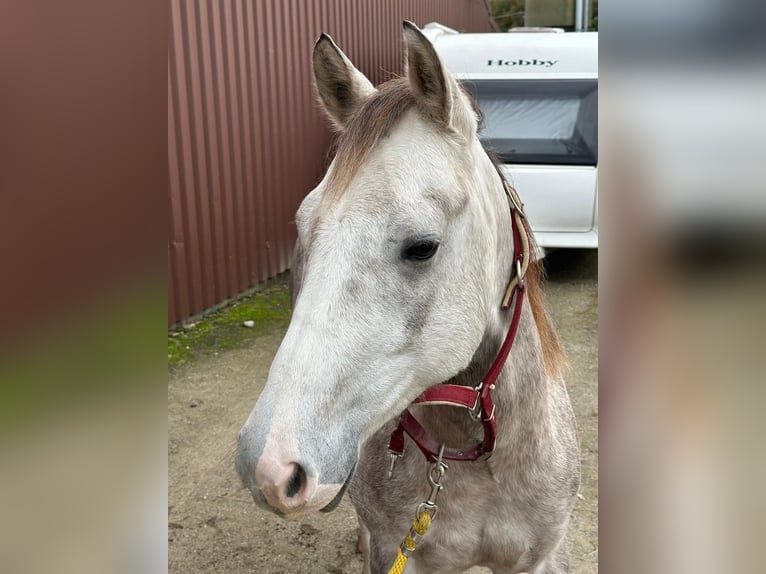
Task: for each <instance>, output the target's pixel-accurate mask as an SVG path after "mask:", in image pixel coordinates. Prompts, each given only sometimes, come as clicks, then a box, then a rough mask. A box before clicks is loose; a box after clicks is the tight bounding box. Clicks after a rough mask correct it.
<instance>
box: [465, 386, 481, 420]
mask: <svg viewBox="0 0 766 574" xmlns="http://www.w3.org/2000/svg"><path fill="white" fill-rule="evenodd" d="M482 388H484V381H481V382H480V383H479V384H478V385H476V386H475V387H474V388H473V390H474V391H476V400H475V401H474V403H473V406H472V407H471V408H470V409H468V416H470V417H471V420H473V421H476V422H478V421H480V420H481V404H480V403H479V399H480V398H481V389H482Z"/></svg>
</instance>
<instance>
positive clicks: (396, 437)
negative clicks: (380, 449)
mask: <svg viewBox="0 0 766 574" xmlns="http://www.w3.org/2000/svg"><path fill="white" fill-rule="evenodd" d="M503 185H504V187H505V191H506V194H507V195H508V198H509V200H510V203H511V226H512V232H513V252H514V265H513V276H512V277H511V281H510V283H509V285H508V289H507V291H506V294H505V297H504V298H503V302H502V308H503V310H507V309H508V308H509V307H510V306H511V299H512V298H513V297H514V295H515V300H514V305H513V316H512V318H511V324H510V326H509V327H508V333H507V334H506V336H505V340H504V341H503V344H502V346H501V347H500V350H499V351H498V353H497V356H496V357H495V360H494V362H493V363H492V366H491V367H490V368H489V370H488V371H487V374H486V375H485V376H484V378H483V379H482V380H481V382H480V383H479V384H478V385H477V386H476V387H464V386H460V385H451V384H439V385H435V386H433V387H430V388H429V389H426V390H425V391H424V392H423V393H422V394H421V395H420V396H418V397H417V398H416V399H415V400H414V401H413V403H412V404H417V405H449V406H454V407H465V408H467V409H468V412H469V414H470V415H471V418H473V419H474V420H477V421H478V420H480V421H481V425H482V427H483V428H484V440H483V441H482V442H480V443H477V444H474V445H472V446H470V447H466V448H450V447H445V448H444V453H443V456H442V458H445V459H448V460H484V459H486V458H489V456H490V455H491V454H492V451H494V449H495V436H496V434H497V422H496V420H495V404H494V402H493V401H492V390H493V389H494V388H495V381H496V380H497V377H498V376H499V375H500V371H501V370H502V369H503V365H505V361H506V359H507V358H508V353H510V351H511V346H513V341H514V339H515V338H516V332H517V331H518V328H519V319H520V318H521V308H522V304H523V302H524V292H525V288H524V273H525V272H526V268H527V265H528V263H529V240H528V236H527V235H526V228H525V227H524V224H523V223H522V221H521V218H522V217H523V212H522V210H521V202H520V201H519V200H518V198H517V197H516V196H515V191H514V190H512V189H511V188H509V186H507V185H505V182H503ZM522 234H524V235H522ZM405 433H407V435H408V436H409V437H410V438H411V439H412V440H413V441H414V442H415V444H416V445H418V448H420V450H421V452H422V453H423V455H424V456H425V457H426V459H427V460H428V461H429V462H435V461H436V460H437V457H438V454H439V448H440V447H441V444H440V443H439V442H437V441H436V440H434V439H433V438H432V437H431V436H430V435H429V434H428V432H427V431H426V429H424V428H423V426H422V425H421V424H420V423H419V422H418V421H417V419H416V418H415V417H414V416H412V413H410V411H409V410H408V409H405V411H404V412H403V413H402V415H401V418H400V419H399V426H397V427H396V430H394V432H393V433H391V439H390V440H389V442H388V452H389V454H390V455H391V467H390V470H389V475H391V473H392V472H393V468H394V464H395V462H396V459H397V457H400V456H402V455H403V454H404V434H405Z"/></svg>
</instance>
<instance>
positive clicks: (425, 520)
mask: <svg viewBox="0 0 766 574" xmlns="http://www.w3.org/2000/svg"><path fill="white" fill-rule="evenodd" d="M430 527H431V515H430V514H428V512H426V511H423V512H421V513H420V515H419V516H418V517H417V518H416V519H415V520H413V521H412V527H410V531H409V532H408V533H407V536H405V537H404V540H403V541H402V544H401V546H399V548H397V549H396V560H395V561H394V564H393V566H391V569H390V570H389V571H388V574H402V572H404V568H405V566H407V560H409V558H410V553H411V552H412V551H413V550H415V547H416V546H417V545H418V542H419V541H420V539H421V538H422V537H423V536H424V535H425V533H426V532H428V529H429V528H430Z"/></svg>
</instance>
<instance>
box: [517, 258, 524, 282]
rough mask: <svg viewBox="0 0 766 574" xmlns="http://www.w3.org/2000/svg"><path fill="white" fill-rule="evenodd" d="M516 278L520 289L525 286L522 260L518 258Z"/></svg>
mask: <svg viewBox="0 0 766 574" xmlns="http://www.w3.org/2000/svg"><path fill="white" fill-rule="evenodd" d="M516 279H517V280H518V285H519V289H523V288H524V277H523V276H522V274H521V260H520V259H516Z"/></svg>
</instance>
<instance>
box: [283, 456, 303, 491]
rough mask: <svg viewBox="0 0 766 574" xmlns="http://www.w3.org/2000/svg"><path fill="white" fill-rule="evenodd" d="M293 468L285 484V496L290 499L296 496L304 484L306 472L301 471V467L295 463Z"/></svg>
mask: <svg viewBox="0 0 766 574" xmlns="http://www.w3.org/2000/svg"><path fill="white" fill-rule="evenodd" d="M293 466H294V467H295V468H294V470H293V473H292V474H291V475H290V480H289V481H288V482H287V491H286V494H287V496H288V498H292V497H293V496H295V495H296V494H298V493H299V492H300V491H301V489H302V488H303V485H304V484H305V483H306V471H304V470H303V467H302V466H301V465H299V464H298V463H295V464H294V465H293Z"/></svg>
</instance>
